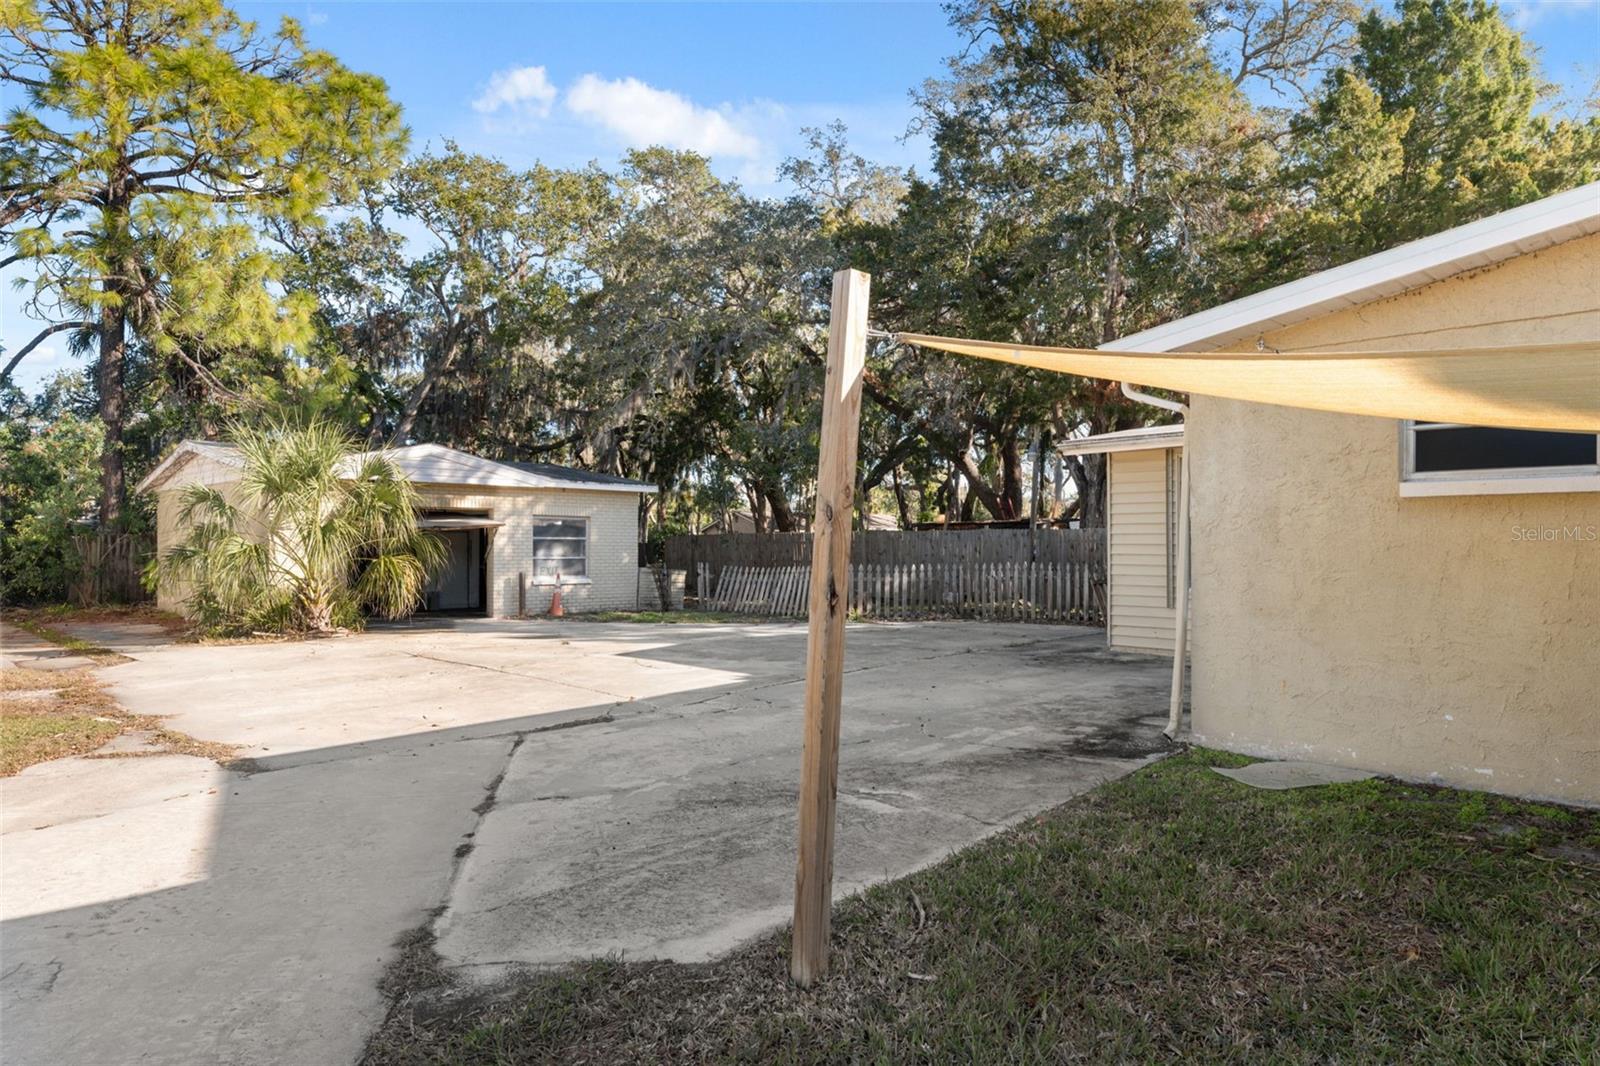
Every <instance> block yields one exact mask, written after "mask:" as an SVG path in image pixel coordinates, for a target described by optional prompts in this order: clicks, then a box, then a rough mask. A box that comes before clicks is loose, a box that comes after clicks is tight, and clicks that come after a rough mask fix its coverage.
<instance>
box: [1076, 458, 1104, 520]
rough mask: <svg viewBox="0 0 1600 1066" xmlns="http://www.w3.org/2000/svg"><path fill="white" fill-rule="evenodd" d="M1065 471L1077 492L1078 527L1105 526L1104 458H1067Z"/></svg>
mask: <svg viewBox="0 0 1600 1066" xmlns="http://www.w3.org/2000/svg"><path fill="white" fill-rule="evenodd" d="M1067 463H1068V466H1067V471H1068V473H1070V474H1071V475H1072V483H1073V485H1074V486H1076V487H1077V490H1078V519H1079V525H1081V526H1083V528H1085V529H1098V528H1100V527H1102V526H1104V525H1105V524H1106V457H1105V456H1104V455H1083V456H1076V455H1074V456H1069V457H1067Z"/></svg>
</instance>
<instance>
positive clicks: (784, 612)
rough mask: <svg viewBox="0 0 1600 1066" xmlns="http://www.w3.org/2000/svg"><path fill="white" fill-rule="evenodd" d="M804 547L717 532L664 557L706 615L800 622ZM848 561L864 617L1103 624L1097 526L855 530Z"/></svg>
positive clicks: (677, 542)
mask: <svg viewBox="0 0 1600 1066" xmlns="http://www.w3.org/2000/svg"><path fill="white" fill-rule="evenodd" d="M810 548H811V535H810V534H808V533H779V534H722V535H716V536H710V537H675V538H672V539H671V540H669V541H668V542H667V549H666V551H667V565H668V567H669V568H671V569H675V570H685V571H687V574H688V584H689V586H690V588H689V595H690V596H693V597H697V598H698V601H699V603H700V606H701V607H703V608H707V609H713V610H727V611H735V612H743V613H750V614H772V615H779V616H793V617H804V615H805V613H806V597H807V588H808V582H809V573H810ZM850 563H851V566H850V578H849V589H848V590H847V594H848V597H849V604H850V609H851V610H852V611H854V612H856V613H857V614H859V615H864V616H867V617H896V616H899V617H915V616H926V615H953V616H968V617H980V618H1010V619H1019V620H1038V621H1057V622H1078V623H1081V624H1091V625H1101V624H1103V623H1104V619H1105V535H1104V531H1103V530H1099V529H1041V530H1037V531H1032V530H1026V529H985V530H970V531H959V532H943V531H916V532H903V533H856V534H855V535H854V537H853V538H852V543H851V549H850Z"/></svg>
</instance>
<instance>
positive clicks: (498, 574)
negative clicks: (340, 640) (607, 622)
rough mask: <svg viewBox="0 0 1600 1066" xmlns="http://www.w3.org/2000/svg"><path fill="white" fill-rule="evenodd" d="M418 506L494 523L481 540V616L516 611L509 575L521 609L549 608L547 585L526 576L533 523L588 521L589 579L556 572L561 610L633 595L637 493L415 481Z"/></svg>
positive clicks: (603, 607) (620, 604) (602, 607)
mask: <svg viewBox="0 0 1600 1066" xmlns="http://www.w3.org/2000/svg"><path fill="white" fill-rule="evenodd" d="M417 493H418V496H419V497H420V500H421V505H422V507H423V509H425V510H448V511H473V512H482V513H485V514H487V515H488V516H489V517H490V518H492V519H494V520H495V521H497V522H502V523H504V525H502V526H501V527H500V528H499V529H496V530H495V531H494V533H493V536H492V537H491V538H490V543H489V604H488V608H489V614H490V616H492V617H496V618H506V617H511V616H513V615H515V614H516V613H517V589H518V578H517V575H518V574H519V573H520V574H525V575H526V576H527V611H528V613H529V614H542V613H544V612H545V611H546V610H548V609H549V607H550V598H551V596H552V595H553V593H554V592H555V583H554V581H553V580H550V579H546V578H535V577H534V576H533V520H534V519H535V518H536V517H546V518H583V519H587V522H588V533H589V543H588V556H589V566H588V569H589V576H588V577H587V578H586V579H574V578H570V577H563V578H562V580H561V603H562V608H563V610H567V611H574V612H582V611H607V610H632V609H633V607H634V604H635V600H636V597H637V595H638V575H639V496H638V494H637V493H631V492H594V491H585V490H582V489H536V490H513V489H485V490H478V491H472V492H463V491H460V490H459V489H452V488H449V487H445V486H435V485H419V486H417Z"/></svg>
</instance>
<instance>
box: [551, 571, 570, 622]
mask: <svg viewBox="0 0 1600 1066" xmlns="http://www.w3.org/2000/svg"><path fill="white" fill-rule="evenodd" d="M565 613H566V612H565V611H563V610H562V609H561V575H560V574H557V575H556V590H555V591H554V592H552V593H551V594H550V617H551V618H560V617H561V616H562V615H563V614H565Z"/></svg>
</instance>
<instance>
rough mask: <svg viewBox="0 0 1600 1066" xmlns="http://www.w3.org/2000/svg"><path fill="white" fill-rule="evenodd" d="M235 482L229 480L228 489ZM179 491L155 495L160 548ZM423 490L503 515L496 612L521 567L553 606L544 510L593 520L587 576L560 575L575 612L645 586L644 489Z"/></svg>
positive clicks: (533, 603)
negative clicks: (538, 548) (543, 562)
mask: <svg viewBox="0 0 1600 1066" xmlns="http://www.w3.org/2000/svg"><path fill="white" fill-rule="evenodd" d="M218 473H220V471H219V472H218ZM228 473H230V474H232V476H233V477H235V478H236V477H237V476H238V471H237V470H232V469H231V468H230V469H229V470H228ZM177 480H181V481H184V482H187V480H188V479H187V478H184V479H177ZM206 480H211V479H210V478H207V479H206ZM230 488H231V486H227V485H224V486H223V489H224V491H225V492H227V491H229V489H230ZM180 492H181V488H173V489H170V490H167V491H162V492H160V493H158V495H157V502H156V550H157V551H161V552H164V551H166V550H167V549H168V548H169V547H171V546H172V545H173V544H174V543H176V542H177V540H178V539H179V536H180V535H181V534H180V532H179V530H178V528H177V525H178V523H177V515H178V510H179V508H180V507H181V506H182V501H181V500H180V499H179V495H180ZM418 495H419V496H420V497H421V503H422V506H423V507H424V508H425V509H429V510H451V511H479V512H485V513H487V514H488V515H489V517H491V518H493V519H494V520H495V521H497V522H503V523H505V524H504V525H503V526H501V527H500V528H499V529H496V530H494V531H493V536H492V538H491V540H490V544H489V613H490V615H491V616H493V617H497V618H505V617H510V616H512V615H515V614H516V613H517V575H518V574H519V573H520V574H525V575H527V581H528V585H527V610H528V613H529V614H543V613H544V612H545V611H547V610H549V608H550V594H551V592H552V591H553V586H552V585H550V584H549V583H547V582H545V581H540V582H535V581H534V578H533V519H534V517H535V516H538V515H545V516H550V517H558V518H583V519H587V520H588V526H589V546H588V550H589V577H588V580H587V581H573V580H570V579H566V578H563V579H562V583H561V603H562V607H563V608H564V609H565V610H567V611H571V612H582V611H609V610H627V611H631V610H633V608H634V605H635V603H636V601H637V598H638V591H639V586H638V576H639V494H638V493H634V492H595V491H592V490H583V489H501V490H495V489H483V490H477V491H474V492H470V493H463V492H451V491H449V490H448V489H441V488H438V487H433V486H420V487H419V489H418ZM185 596H186V590H183V589H174V590H173V591H171V592H167V591H163V592H161V593H160V594H159V595H158V598H157V603H158V605H159V606H161V607H163V608H165V609H167V610H173V611H178V610H182V606H183V602H182V601H183V599H184V598H185Z"/></svg>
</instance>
